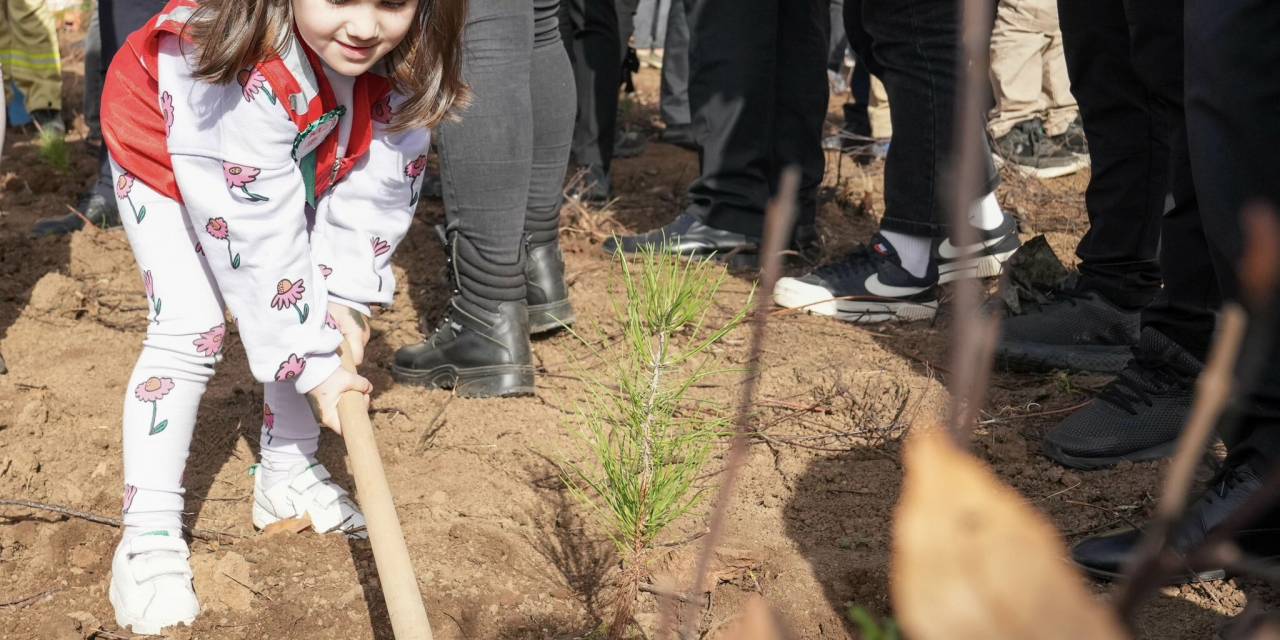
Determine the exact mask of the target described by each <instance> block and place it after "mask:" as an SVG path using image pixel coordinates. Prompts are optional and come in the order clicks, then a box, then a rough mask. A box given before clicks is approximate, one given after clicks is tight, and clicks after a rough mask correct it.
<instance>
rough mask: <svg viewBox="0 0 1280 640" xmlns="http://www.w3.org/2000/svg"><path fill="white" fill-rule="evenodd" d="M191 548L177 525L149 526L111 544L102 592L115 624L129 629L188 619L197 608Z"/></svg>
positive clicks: (153, 628)
mask: <svg viewBox="0 0 1280 640" xmlns="http://www.w3.org/2000/svg"><path fill="white" fill-rule="evenodd" d="M190 557H191V550H190V549H188V548H187V543H186V541H185V540H183V539H182V535H181V533H180V532H177V531H163V530H162V531H152V532H149V533H144V534H142V535H139V536H134V537H133V538H131V539H129V540H125V541H122V542H121V543H120V545H119V546H118V547H116V553H115V556H114V557H113V558H112V560H111V588H110V591H109V592H108V594H107V595H108V598H109V599H110V600H111V606H112V607H114V608H115V610H116V624H118V625H120V628H122V629H128V628H132V629H133V632H134V633H145V634H157V633H160V632H161V630H163V629H167V628H169V627H174V626H177V625H178V624H179V623H181V624H186V625H190V624H191V623H192V622H193V621H195V619H196V615H197V614H199V613H200V602H199V601H198V600H196V592H195V589H194V588H193V587H192V585H191V564H190V563H189V562H188V561H187V559H188V558H190Z"/></svg>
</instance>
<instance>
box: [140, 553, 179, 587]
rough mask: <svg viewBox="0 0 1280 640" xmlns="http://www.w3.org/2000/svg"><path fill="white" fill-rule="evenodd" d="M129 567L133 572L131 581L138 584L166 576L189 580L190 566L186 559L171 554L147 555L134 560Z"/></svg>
mask: <svg viewBox="0 0 1280 640" xmlns="http://www.w3.org/2000/svg"><path fill="white" fill-rule="evenodd" d="M129 566H130V567H131V569H132V570H133V579H134V580H136V581H137V582H139V583H141V582H146V581H148V580H151V579H153V578H157V577H159V576H168V575H173V576H182V577H184V578H187V579H190V578H191V565H189V564H187V560H186V558H185V557H179V556H176V555H174V554H172V553H154V554H151V553H149V554H147V555H145V556H142V557H139V558H134V559H133V560H132V561H130V563H129Z"/></svg>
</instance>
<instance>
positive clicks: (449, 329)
mask: <svg viewBox="0 0 1280 640" xmlns="http://www.w3.org/2000/svg"><path fill="white" fill-rule="evenodd" d="M437 231H438V232H440V233H441V236H442V237H444V231H443V229H440V228H437ZM462 241H465V240H462ZM459 242H460V240H459V239H458V238H457V236H456V235H455V236H454V237H445V262H446V264H447V266H448V273H449V279H450V280H451V281H452V282H453V284H454V289H453V299H452V300H450V301H449V309H448V311H447V312H446V314H445V317H444V319H443V320H442V321H441V322H440V326H438V327H436V330H435V333H433V334H432V335H431V337H429V338H427V339H426V340H425V341H423V342H421V343H419V344H415V345H410V346H407V347H401V348H400V349H399V350H397V351H396V355H395V362H394V363H393V364H392V365H391V375H392V377H393V378H395V379H396V381H397V382H402V383H405V384H413V385H420V386H425V387H430V388H434V389H453V390H454V391H455V392H456V393H457V394H458V395H459V396H462V397H464V398H488V397H494V396H504V397H505V396H522V395H531V394H533V389H534V386H533V351H532V349H531V347H530V345H529V311H528V308H527V303H526V302H525V301H523V300H519V301H507V302H500V303H498V304H497V311H496V312H494V311H489V310H488V309H485V308H484V307H482V306H481V305H480V304H478V303H476V302H475V301H473V300H469V299H467V297H466V296H465V295H463V293H462V291H461V290H460V289H459V288H458V283H460V282H462V279H461V277H460V276H459V272H458V270H459V256H458V251H459V247H458V243H459Z"/></svg>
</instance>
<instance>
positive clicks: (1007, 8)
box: [987, 0, 1054, 138]
mask: <svg viewBox="0 0 1280 640" xmlns="http://www.w3.org/2000/svg"><path fill="white" fill-rule="evenodd" d="M1044 1H1046V0H1000V4H999V5H998V7H997V9H996V23H995V28H993V29H992V31H991V74H990V75H991V88H992V92H993V93H994V94H995V99H996V106H995V108H994V109H993V110H992V113H991V119H990V121H989V122H988V123H987V130H988V131H990V132H991V137H993V138H1003V137H1004V136H1005V135H1007V134H1008V133H1009V132H1010V131H1011V130H1012V129H1013V127H1014V125H1017V124H1019V123H1021V122H1026V121H1027V120H1031V119H1033V118H1039V117H1040V116H1041V115H1042V114H1043V112H1044V108H1045V105H1044V104H1042V103H1041V100H1040V97H1041V95H1042V93H1043V91H1042V90H1041V89H1042V87H1041V77H1042V75H1043V74H1042V71H1041V70H1042V69H1043V67H1044V59H1043V57H1042V54H1043V52H1044V51H1045V49H1046V48H1047V46H1048V41H1049V35H1048V34H1046V33H1045V32H1044V31H1043V29H1042V28H1041V25H1040V24H1039V22H1040V21H1039V20H1038V17H1037V15H1036V14H1037V10H1038V7H1036V6H1035V5H1036V4H1037V3H1039V2H1044ZM1047 1H1048V2H1053V1H1054V0H1047Z"/></svg>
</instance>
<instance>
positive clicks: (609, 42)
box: [560, 0, 630, 174]
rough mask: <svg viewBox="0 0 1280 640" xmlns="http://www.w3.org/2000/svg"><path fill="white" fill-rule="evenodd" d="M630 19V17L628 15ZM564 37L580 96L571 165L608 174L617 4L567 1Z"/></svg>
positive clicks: (618, 39) (618, 57) (618, 65)
mask: <svg viewBox="0 0 1280 640" xmlns="http://www.w3.org/2000/svg"><path fill="white" fill-rule="evenodd" d="M627 17H628V19H630V15H628V16H627ZM560 34H561V38H562V39H563V40H564V46H565V48H566V49H567V50H568V52H569V62H570V64H572V66H573V79H574V84H575V85H576V87H577V92H578V116H577V120H576V121H575V123H574V129H573V153H572V157H573V161H574V162H575V163H577V164H578V165H580V166H584V167H595V168H598V169H599V170H602V171H603V172H604V173H605V174H608V172H609V166H610V164H611V163H612V162H613V142H614V140H613V139H614V132H615V130H616V128H617V123H618V93H619V89H618V87H619V85H620V84H621V83H622V55H623V52H624V51H625V50H626V49H625V48H624V46H623V41H622V34H621V26H620V24H619V21H618V6H617V3H616V2H615V0H563V2H561V4H560Z"/></svg>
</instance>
